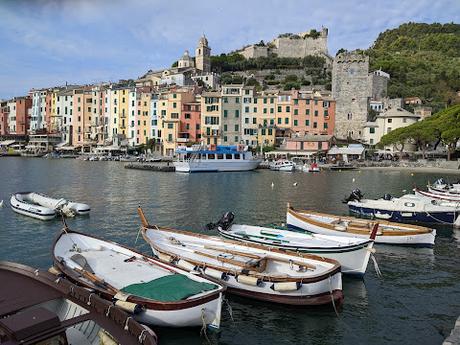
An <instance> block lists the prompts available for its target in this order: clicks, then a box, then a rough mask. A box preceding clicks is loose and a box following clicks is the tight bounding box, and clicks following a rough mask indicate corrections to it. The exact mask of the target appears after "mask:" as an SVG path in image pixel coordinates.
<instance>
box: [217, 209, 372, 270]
mask: <svg viewBox="0 0 460 345" xmlns="http://www.w3.org/2000/svg"><path fill="white" fill-rule="evenodd" d="M209 228H212V229H217V231H218V232H219V234H220V235H222V236H223V237H225V238H228V239H231V240H236V241H242V242H248V243H257V244H261V245H266V246H269V247H270V248H272V247H273V248H279V249H283V250H291V251H295V252H300V253H310V254H315V255H319V256H322V257H325V258H330V259H334V260H337V261H338V262H339V263H340V265H341V266H342V273H344V274H353V275H364V273H365V272H366V269H367V264H368V262H369V258H370V256H371V253H372V252H373V246H374V239H375V235H376V233H377V228H378V224H375V226H374V231H373V232H371V233H370V236H369V237H368V238H367V239H360V238H353V237H344V236H328V235H320V234H307V233H300V232H293V231H287V230H282V229H276V228H264V227H259V226H251V225H239V224H233V213H231V212H227V213H226V214H224V215H223V216H222V218H221V219H220V220H219V221H218V222H217V223H216V224H213V223H211V224H209Z"/></svg>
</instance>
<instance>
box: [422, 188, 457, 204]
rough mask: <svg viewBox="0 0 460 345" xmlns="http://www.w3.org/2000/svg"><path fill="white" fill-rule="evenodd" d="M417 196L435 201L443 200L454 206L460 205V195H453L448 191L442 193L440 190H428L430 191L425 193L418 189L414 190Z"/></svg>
mask: <svg viewBox="0 0 460 345" xmlns="http://www.w3.org/2000/svg"><path fill="white" fill-rule="evenodd" d="M414 193H415V195H418V196H421V197H426V198H430V199H435V200H443V201H447V202H450V203H453V204H456V203H458V204H460V194H457V193H451V192H448V191H445V192H441V191H438V190H433V189H428V191H424V190H421V189H418V188H414Z"/></svg>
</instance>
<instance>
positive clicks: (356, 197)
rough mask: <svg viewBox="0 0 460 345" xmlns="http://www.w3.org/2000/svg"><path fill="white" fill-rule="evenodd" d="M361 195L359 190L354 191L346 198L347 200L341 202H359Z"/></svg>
mask: <svg viewBox="0 0 460 345" xmlns="http://www.w3.org/2000/svg"><path fill="white" fill-rule="evenodd" d="M363 196H364V195H363V193H361V191H360V190H359V189H354V190H353V191H352V192H351V194H350V195H349V196H348V198H345V199H344V200H342V202H343V203H344V204H347V203H348V202H349V201H361V199H362V198H363Z"/></svg>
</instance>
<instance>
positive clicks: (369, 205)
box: [344, 190, 460, 224]
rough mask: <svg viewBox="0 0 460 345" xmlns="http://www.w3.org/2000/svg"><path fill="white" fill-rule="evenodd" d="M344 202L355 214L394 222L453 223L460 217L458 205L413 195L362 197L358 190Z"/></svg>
mask: <svg viewBox="0 0 460 345" xmlns="http://www.w3.org/2000/svg"><path fill="white" fill-rule="evenodd" d="M344 202H345V203H347V204H348V208H349V210H350V212H352V213H355V214H358V215H360V216H365V217H373V218H378V219H385V220H390V221H394V222H419V223H441V224H454V222H455V221H456V220H457V218H458V217H459V216H460V207H459V205H456V204H453V203H451V202H448V201H444V200H434V199H430V198H426V197H420V196H417V195H413V194H406V195H403V196H401V197H399V198H395V197H392V196H391V195H389V194H385V195H384V196H383V197H382V198H380V199H363V197H362V194H361V192H360V191H359V190H355V191H353V192H352V193H351V195H350V196H349V197H348V198H347V199H345V200H344Z"/></svg>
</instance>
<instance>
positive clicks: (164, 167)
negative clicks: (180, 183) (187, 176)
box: [125, 162, 176, 172]
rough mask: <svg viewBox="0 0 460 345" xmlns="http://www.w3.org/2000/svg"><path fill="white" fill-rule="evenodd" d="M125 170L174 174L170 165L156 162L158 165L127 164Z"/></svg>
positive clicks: (174, 169) (172, 166)
mask: <svg viewBox="0 0 460 345" xmlns="http://www.w3.org/2000/svg"><path fill="white" fill-rule="evenodd" d="M125 169H137V170H150V171H161V172H174V171H176V168H175V167H174V165H172V163H169V162H167V163H165V162H158V163H137V162H136V163H127V164H125Z"/></svg>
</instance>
